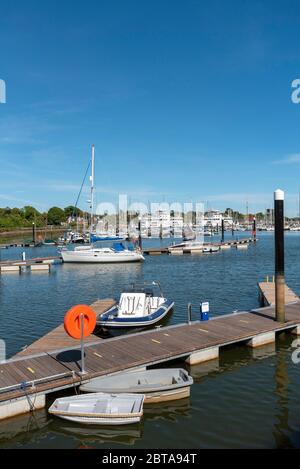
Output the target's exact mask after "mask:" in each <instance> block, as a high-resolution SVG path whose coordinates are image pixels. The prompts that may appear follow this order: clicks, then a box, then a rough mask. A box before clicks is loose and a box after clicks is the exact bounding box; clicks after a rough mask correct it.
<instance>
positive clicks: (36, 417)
mask: <svg viewBox="0 0 300 469" xmlns="http://www.w3.org/2000/svg"><path fill="white" fill-rule="evenodd" d="M47 431H48V414H47V411H46V409H42V410H38V411H35V412H33V413H30V414H25V415H19V416H17V417H13V418H10V419H8V420H4V421H0V445H2V444H5V443H9V442H10V441H11V440H13V441H14V443H21V444H27V443H28V442H30V441H31V440H32V438H33V437H34V434H35V433H37V434H42V433H44V434H46V433H47Z"/></svg>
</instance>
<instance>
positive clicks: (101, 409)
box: [94, 401, 108, 414]
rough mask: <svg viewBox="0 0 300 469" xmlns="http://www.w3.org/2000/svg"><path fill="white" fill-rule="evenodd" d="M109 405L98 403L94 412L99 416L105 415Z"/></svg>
mask: <svg viewBox="0 0 300 469" xmlns="http://www.w3.org/2000/svg"><path fill="white" fill-rule="evenodd" d="M107 407H108V406H107V403H106V402H101V401H100V402H96V405H95V407H94V411H95V412H96V413H97V414H105V413H106V412H107V410H108V409H107Z"/></svg>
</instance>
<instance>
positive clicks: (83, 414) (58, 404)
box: [48, 392, 145, 425]
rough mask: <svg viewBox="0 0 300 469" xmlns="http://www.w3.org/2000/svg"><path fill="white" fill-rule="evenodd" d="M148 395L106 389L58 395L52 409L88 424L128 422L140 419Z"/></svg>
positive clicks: (51, 412) (59, 414) (75, 420)
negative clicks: (112, 392)
mask: <svg viewBox="0 0 300 469" xmlns="http://www.w3.org/2000/svg"><path fill="white" fill-rule="evenodd" d="M144 397H145V396H143V395H139V394H105V393H102V392H101V393H95V394H83V395H80V396H70V397H62V398H59V399H56V401H55V402H54V403H53V404H52V406H51V407H50V408H49V410H48V412H49V413H50V414H53V415H56V416H57V417H61V418H63V419H65V420H70V421H72V422H77V423H84V424H87V425H127V424H129V423H137V422H140V420H141V418H142V416H143V403H144Z"/></svg>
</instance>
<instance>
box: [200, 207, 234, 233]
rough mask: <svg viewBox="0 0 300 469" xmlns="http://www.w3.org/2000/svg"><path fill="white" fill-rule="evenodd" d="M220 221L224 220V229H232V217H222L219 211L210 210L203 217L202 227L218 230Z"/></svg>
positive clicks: (220, 224)
mask: <svg viewBox="0 0 300 469" xmlns="http://www.w3.org/2000/svg"><path fill="white" fill-rule="evenodd" d="M222 220H224V226H225V228H229V227H232V225H233V219H232V217H228V216H223V214H222V213H221V212H220V211H219V210H210V211H209V212H206V214H205V215H204V227H205V228H206V229H211V228H213V229H216V228H219V229H220V228H221V226H222Z"/></svg>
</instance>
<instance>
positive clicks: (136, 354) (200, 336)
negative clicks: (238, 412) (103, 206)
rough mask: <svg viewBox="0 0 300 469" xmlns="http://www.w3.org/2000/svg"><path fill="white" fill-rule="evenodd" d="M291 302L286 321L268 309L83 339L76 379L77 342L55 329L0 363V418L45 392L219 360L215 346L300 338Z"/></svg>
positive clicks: (40, 401)
mask: <svg viewBox="0 0 300 469" xmlns="http://www.w3.org/2000/svg"><path fill="white" fill-rule="evenodd" d="M296 298H297V301H295V302H292V303H289V304H287V305H286V322H285V323H279V322H276V321H275V307H274V306H269V307H265V308H260V309H256V310H253V311H249V312H238V313H232V314H229V315H222V316H219V317H215V318H213V319H211V320H210V321H207V322H200V321H195V322H192V323H187V324H179V325H175V326H169V327H162V328H158V329H156V330H153V329H152V330H149V331H146V332H140V333H135V334H131V335H122V336H120V337H115V338H111V339H106V340H103V339H99V338H96V337H94V338H93V337H92V339H91V340H87V341H86V347H85V368H86V371H87V374H85V375H80V360H81V354H80V344H79V343H78V342H76V341H72V339H69V338H68V337H65V335H64V331H63V326H59V327H58V328H56V329H55V330H54V331H52V332H50V333H49V334H47V335H46V336H45V337H43V338H41V339H40V340H38V341H37V342H35V343H34V344H33V345H32V346H30V347H28V348H27V349H26V350H24V351H22V352H21V353H20V354H18V355H17V356H15V357H14V358H13V359H11V360H8V361H7V362H5V363H3V364H0V419H4V418H7V417H10V416H13V415H17V414H20V413H25V412H28V411H30V410H32V408H33V407H34V408H39V407H43V406H45V402H46V400H45V395H46V394H48V393H53V392H56V391H58V390H61V389H65V388H71V387H76V386H78V385H79V384H80V383H82V382H85V381H88V380H89V379H91V378H94V377H97V376H105V375H111V374H115V373H118V372H122V371H126V370H133V369H137V368H141V367H147V366H152V365H157V364H159V363H165V362H168V361H170V360H174V359H180V358H181V359H184V360H186V362H187V363H189V364H190V365H194V364H197V363H201V362H205V361H208V360H212V359H216V358H218V356H219V350H220V348H222V347H224V346H227V345H229V344H236V343H243V344H245V345H248V346H250V347H253V348H255V347H259V346H261V345H265V344H269V343H272V342H275V336H276V333H278V332H282V331H290V332H292V333H294V334H297V335H300V300H299V298H298V297H296ZM112 302H113V300H99V301H98V302H96V303H94V304H93V305H92V306H93V307H94V309H95V310H96V312H97V311H98V314H100V312H103V311H104V310H106V309H108V308H109V307H110V306H111V305H112ZM93 339H95V340H93ZM70 340H71V341H72V342H69V341H70Z"/></svg>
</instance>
